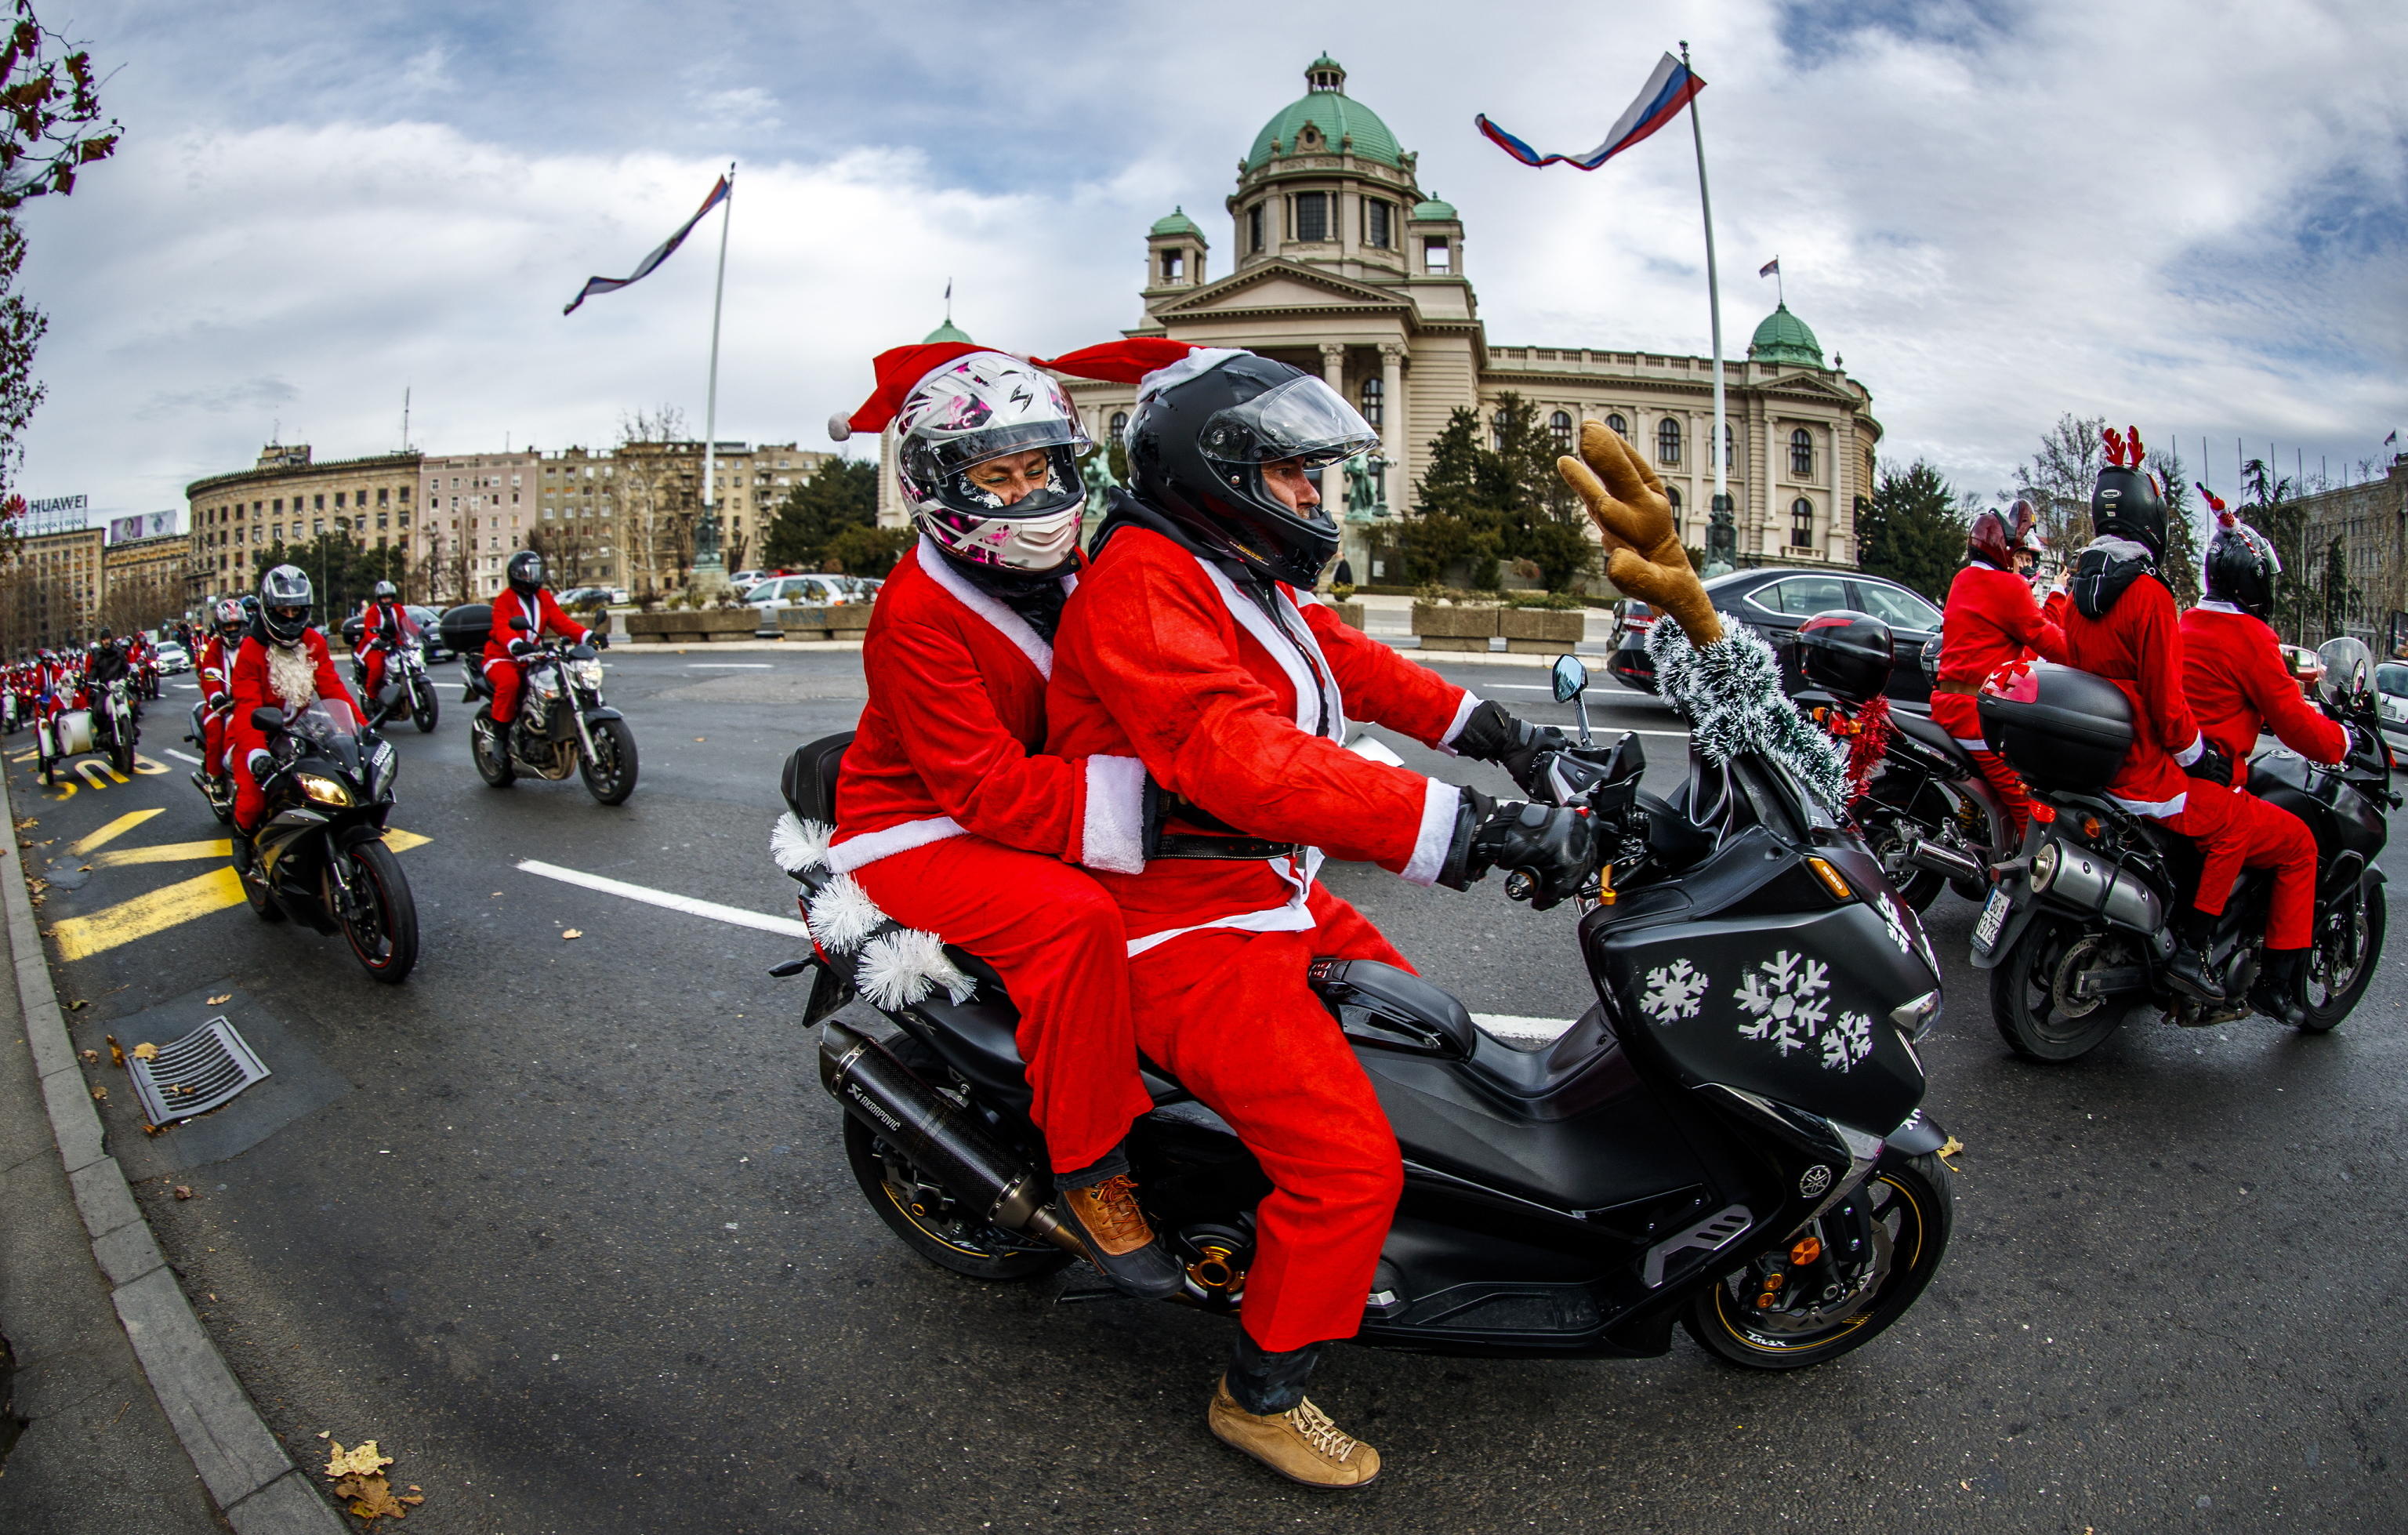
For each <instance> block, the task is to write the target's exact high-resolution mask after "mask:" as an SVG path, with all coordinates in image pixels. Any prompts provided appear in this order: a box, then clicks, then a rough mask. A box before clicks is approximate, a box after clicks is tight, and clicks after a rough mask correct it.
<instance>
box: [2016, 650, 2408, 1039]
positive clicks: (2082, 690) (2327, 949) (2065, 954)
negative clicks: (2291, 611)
mask: <svg viewBox="0 0 2408 1535" xmlns="http://www.w3.org/2000/svg"><path fill="white" fill-rule="evenodd" d="M2317 655H2318V657H2319V659H2321V660H2322V661H2323V662H2324V665H2325V673H2324V678H2323V680H2322V681H2320V682H2319V683H2318V692H2319V701H2320V702H2321V704H2322V706H2323V708H2324V710H2325V712H2326V713H2327V714H2328V715H2329V716H2330V717H2331V718H2333V719H2334V720H2337V721H2339V722H2341V724H2343V726H2344V727H2346V728H2347V729H2348V731H2349V736H2350V750H2349V754H2348V755H2347V756H2346V757H2345V758H2344V759H2343V761H2342V763H2341V764H2340V765H2339V766H2337V767H2334V768H2320V767H2317V766H2315V764H2312V763H2309V762H2307V761H2305V760H2303V759H2302V758H2300V757H2299V756H2298V755H2296V754H2294V753H2290V752H2287V751H2284V750H2281V749H2280V748H2270V749H2268V750H2265V751H2262V752H2260V753H2257V755H2256V756H2255V757H2253V758H2252V759H2250V762H2249V778H2248V784H2249V792H2250V793H2252V794H2255V795H2257V796H2259V797H2261V798H2263V799H2265V800H2266V801H2267V802H2268V803H2269V804H2272V805H2277V806H2280V807H2281V808H2283V809H2284V810H2286V811H2290V812H2291V813H2292V814H2294V815H2297V816H2298V817H2299V818H2300V820H2301V821H2303V822H2305V823H2306V824H2307V827H2308V830H2309V831H2310V832H2311V833H2312V834H2314V836H2315V842H2316V888H2315V927H2314V930H2313V931H2314V936H2313V938H2312V940H2311V941H2310V947H2309V950H2308V957H2307V963H2306V965H2305V967H2304V971H2305V974H2304V978H2303V983H2304V985H2305V987H2306V996H2305V997H2303V998H2302V1000H2303V1001H2304V1002H2305V1004H2306V1008H2307V1021H2306V1023H2305V1025H2304V1028H2305V1029H2306V1031H2307V1032H2310V1033H2317V1034H2321V1033H2325V1032H2327V1031H2329V1030H2330V1029H2332V1028H2334V1027H2335V1026H2338V1025H2339V1024H2340V1023H2341V1021H2342V1020H2343V1019H2344V1018H2346V1017H2348V1016H2349V1014H2350V1011H2351V1010H2353V1009H2354V1008H2356V1007H2357V1006H2358V999H2359V998H2360V997H2363V996H2364V995H2365V994H2366V987H2367V983H2369V982H2370V981H2372V979H2373V978H2374V971H2375V967H2376V966H2377V964H2378V963H2379V962H2380V961H2381V959H2382V957H2383V928H2384V896H2383V885H2384V876H2383V871H2382V870H2381V869H2380V868H2376V867H2375V860H2376V859H2377V858H2378V857H2379V856H2380V855H2381V854H2382V852H2383V849H2384V845H2385V843H2386V841H2387V840H2388V838H2389V829H2390V828H2389V823H2388V822H2387V820H2386V814H2385V812H2386V811H2389V810H2393V809H2397V808H2398V807H2399V805H2400V804H2401V796H2399V795H2398V794H2396V793H2394V792H2393V791H2392V789H2391V786H2390V783H2391V767H2392V764H2391V758H2390V753H2389V751H2388V749H2387V748H2386V746H2385V745H2384V743H2383V733H2382V729H2381V724H2380V721H2379V720H2378V718H2377V716H2376V713H2375V706H2374V702H2373V696H2372V676H2373V671H2374V664H2373V657H2372V653H2370V652H2369V651H2368V650H2367V647H2366V644H2365V642H2364V641H2362V640H2358V639H2354V638H2346V637H2344V638H2339V639H2332V640H2328V641H2326V643H2325V645H2324V646H2323V648H2322V649H2320V650H2319V651H2318V652H2317ZM2026 691H2028V693H2029V694H2030V695H2031V696H2029V697H2028V698H2008V697H1991V696H1985V697H1984V698H1983V700H1982V706H1981V708H1982V726H1983V732H1984V735H1985V737H1986V738H1987V739H1989V740H1990V741H1991V742H1992V745H1993V749H1994V750H1997V751H1999V752H2000V753H2001V754H2003V755H2004V756H2005V757H2006V759H2007V761H2008V762H2009V763H2010V764H2011V765H2012V766H2013V767H2014V768H2015V770H2016V771H2017V772H2019V773H2021V774H2022V775H2023V776H2024V779H2025V781H2026V782H2027V783H2028V784H2029V785H2030V787H2031V790H2032V797H2033V798H2034V800H2035V801H2037V802H2039V803H2042V804H2045V805H2047V806H2049V807H2051V808H2052V809H2053V810H2055V811H2056V812H2057V818H2056V819H2055V820H2054V821H2053V822H2048V823H2045V824H2043V823H2042V822H2040V821H2038V820H2035V821H2034V822H2033V823H2032V825H2031V827H2030V828H2029V830H2028V832H2027V833H2026V835H2025V839H2024V843H2023V848H2022V851H2021V852H2020V853H2019V854H2017V855H2016V856H2015V857H2014V859H2012V860H2010V861H2008V862H2006V863H2004V864H2002V865H2000V870H1999V872H2000V880H1999V882H1998V884H1997V885H1996V886H1995V887H1994V888H1993V889H1992V891H1991V893H1990V897H1989V899H1988V901H1987V903H1986V904H1985V906H1984V907H1983V909H1982V915H1981V918H1980V920H1979V921H1977V922H1976V923H1975V924H1974V926H1973V963H1974V964H1975V965H1976V966H1977V967H1979V968H1984V969H1986V970H1988V971H1989V972H1990V1009H1991V1012H1992V1014H1993V1016H1994V1017H1995V1019H1996V1020H1997V1023H1998V1027H1999V1033H2000V1035H2001V1036H2003V1037H2004V1038H2005V1040H2006V1041H2007V1044H2008V1046H2009V1047H2010V1048H2012V1049H2013V1050H2014V1052H2015V1054H2018V1055H2022V1056H2025V1057H2027V1058H2028V1059H2031V1060H2038V1061H2051V1062H2056V1061H2070V1060H2073V1059H2075V1058H2077V1057H2078V1056H2081V1055H2084V1054H2088V1053H2089V1052H2090V1051H2092V1050H2095V1049H2097V1048H2098V1047H2099V1045H2100V1044H2101V1043H2102V1042H2104V1041H2105V1040H2106V1039H2107V1037H2108V1036H2109V1035H2111V1034H2113V1033H2114V1032H2115V1030H2116V1028H2117V1027H2118V1026H2120V1025H2121V1024H2122V1023H2123V1021H2124V1016H2125V1014H2126V1013H2127V1012H2128V1011H2129V1010H2130V1009H2132V1008H2133V1007H2135V1006H2139V1005H2143V1004H2145V1005H2148V1006H2153V1007H2157V1008H2159V1009H2162V1010H2163V1011H2164V1012H2165V1014H2166V1016H2167V1017H2168V1018H2170V1019H2171V1020H2172V1021H2173V1022H2174V1023H2177V1024H2181V1025H2186V1026H2200V1025H2209V1024H2223V1023H2230V1022H2233V1021H2234V1020H2236V1019H2241V1018H2245V1017H2247V1016H2249V1015H2250V1013H2251V1011H2253V1010H2252V1009H2251V1008H2250V1006H2249V1004H2248V1003H2247V1002H2245V1001H2235V1002H2233V1003H2231V1004H2229V1005H2227V1006H2224V1007H2220V1008H2219V1007H2207V1006H2202V1005H2201V1004H2200V1003H2198V1002H2196V1001H2194V1000H2192V999H2191V998H2189V997H2185V996H2183V995H2181V994H2180V993H2178V992H2176V991H2175V990H2174V989H2173V988H2172V987H2171V985H2170V984H2169V983H2167V982H2166V980H2165V977H2164V974H2163V971H2162V966H2163V964H2164V962H2165V960H2166V959H2167V957H2168V956H2169V955H2170V954H2171V953H2172V952H2173V938H2172V935H2171V933H2170V932H2169V930H2168V929H2169V926H2170V925H2171V917H2172V915H2173V913H2175V912H2178V911H2182V910H2184V909H2185V908H2186V907H2187V906H2188V905H2189V903H2190V898H2191V893H2192V891H2193V889H2194V888H2195V887H2196V885H2197V884H2198V882H2199V870H2200V855H2199V852H2198V850H2197V848H2196V847H2195V846H2194V845H2193V844H2192V842H2191V841H2190V839H2188V838H2186V837H2182V836H2179V835H2177V834H2176V833H2174V832H2171V831H2169V830H2167V829H2166V828H2165V826H2164V825H2162V824H2160V823H2159V822H2157V821H2156V820H2154V819H2152V818H2150V817H2148V816H2142V815H2134V814H2132V813H2131V812H2129V811H2125V810H2123V809H2122V808H2121V807H2119V806H2117V805H2116V804H2115V802H2114V800H2112V799H2109V798H2108V797H2107V796H2105V795H2104V794H2103V793H2102V792H2101V790H2102V789H2103V788H2104V786H2105V785H2106V783H2107V782H2109V781H2110V780H2112V779H2113V777H2114V772H2115V769H2116V768H2119V767H2121V766H2122V764H2123V760H2124V753H2125V752H2126V750H2128V748H2129V746H2130V744H2131V740H2132V713H2131V707H2130V704H2129V702H2128V700H2127V699H2126V698H2125V696H2124V695H2123V693H2122V692H2121V691H2120V690H2119V689H2117V688H2116V687H2115V685H2114V683H2112V682H2109V681H2105V680H2104V679H2101V678H2098V677H2093V676H2091V675H2089V674H2088V673H2086V672H2080V671H2074V670H2071V668H2068V667H2055V666H2050V665H2047V664H2045V663H2043V664H2042V665H2040V666H2037V667H2034V668H2033V670H2032V677H2031V683H2030V686H2029V687H2028V689H2027V690H2026ZM2271 894H2272V875H2271V874H2270V872H2269V871H2267V870H2264V869H2254V868H2253V869H2243V871H2242V874H2241V878H2240V879H2239V880H2238V881H2237V882H2235V883H2234V886H2233V891H2232V896H2231V897H2230V899H2229V900H2228V901H2227V903H2226V905H2225V908H2224V915H2223V917H2222V918H2221V920H2220V921H2218V923H2217V924H2216V925H2215V929H2214V936H2213V938H2212V939H2211V940H2210V942H2209V946H2208V954H2207V959H2208V965H2207V968H2208V972H2209V974H2211V975H2212V976H2214V977H2215V978H2216V981H2217V983H2218V984H2219V985H2221V986H2222V987H2223V989H2224V993H2225V995H2226V996H2227V997H2234V998H2240V997H2245V996H2246V995H2247V994H2248V990H2249V987H2250V985H2251V983H2253V982H2255V981H2256V980H2257V971H2258V968H2259V966H2260V964H2261V962H2262V957H2263V952H2264V948H2265V940H2264V934H2265V928H2266V913H2267V906H2268V901H2269V898H2270V896H2271Z"/></svg>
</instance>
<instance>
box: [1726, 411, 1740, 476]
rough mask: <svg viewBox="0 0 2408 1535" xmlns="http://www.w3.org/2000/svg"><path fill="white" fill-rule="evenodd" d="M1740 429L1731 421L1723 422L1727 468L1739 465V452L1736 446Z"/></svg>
mask: <svg viewBox="0 0 2408 1535" xmlns="http://www.w3.org/2000/svg"><path fill="white" fill-rule="evenodd" d="M1738 430H1739V429H1738V428H1737V427H1735V426H1733V425H1732V424H1731V423H1728V422H1725V423H1723V467H1724V468H1726V469H1729V468H1736V467H1738V466H1739V452H1738V450H1737V448H1736V447H1735V446H1734V445H1735V444H1736V443H1737V442H1738V441H1739V438H1738V436H1737V435H1736V434H1737V432H1738Z"/></svg>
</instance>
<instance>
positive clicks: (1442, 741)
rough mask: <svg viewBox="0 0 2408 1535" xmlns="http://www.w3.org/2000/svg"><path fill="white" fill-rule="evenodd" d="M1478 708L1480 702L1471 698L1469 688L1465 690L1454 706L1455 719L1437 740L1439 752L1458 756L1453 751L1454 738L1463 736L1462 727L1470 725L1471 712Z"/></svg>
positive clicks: (1473, 697)
mask: <svg viewBox="0 0 2408 1535" xmlns="http://www.w3.org/2000/svg"><path fill="white" fill-rule="evenodd" d="M1479 707H1480V700H1479V699H1478V698H1477V697H1475V696H1473V695H1472V692H1471V690H1470V689H1469V688H1465V689H1464V690H1463V697H1462V698H1461V699H1460V700H1458V701H1457V702H1456V704H1455V718H1454V719H1453V720H1452V721H1450V722H1449V723H1448V724H1447V727H1446V734H1444V735H1442V736H1441V737H1439V739H1438V749H1439V750H1440V751H1441V752H1443V753H1446V754H1447V755H1448V756H1455V755H1458V754H1459V753H1456V751H1455V737H1457V736H1460V735H1462V734H1463V727H1464V726H1465V725H1467V724H1470V723H1471V711H1472V710H1475V709H1478V708H1479Z"/></svg>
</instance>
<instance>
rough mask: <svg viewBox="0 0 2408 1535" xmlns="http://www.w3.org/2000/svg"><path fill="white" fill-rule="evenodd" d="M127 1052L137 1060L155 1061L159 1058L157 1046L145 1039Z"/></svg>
mask: <svg viewBox="0 0 2408 1535" xmlns="http://www.w3.org/2000/svg"><path fill="white" fill-rule="evenodd" d="M127 1054H131V1055H132V1056H133V1057H134V1058H135V1059H136V1060H137V1061H155V1060H157V1059H158V1058H159V1047H158V1046H157V1045H155V1044H152V1043H151V1042H150V1040H143V1041H142V1042H141V1043H140V1044H137V1045H136V1046H135V1047H134V1048H133V1049H132V1050H131V1051H129V1052H127Z"/></svg>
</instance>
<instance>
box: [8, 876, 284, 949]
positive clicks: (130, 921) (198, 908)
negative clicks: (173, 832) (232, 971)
mask: <svg viewBox="0 0 2408 1535" xmlns="http://www.w3.org/2000/svg"><path fill="white" fill-rule="evenodd" d="M242 904H243V894H242V876H241V875H239V874H236V872H235V871H234V866H232V865H231V864H229V865H227V866H226V867H225V868H213V869H211V870H209V871H208V873H207V874H198V875H194V876H193V878H192V879H189V880H179V881H178V882H176V883H174V884H171V885H168V886H166V887H165V889H161V890H153V891H151V892H150V894H149V895H147V896H136V897H134V898H133V899H132V900H130V901H120V902H118V903H117V904H116V905H115V906H110V907H104V908H103V909H101V910H100V911H94V912H93V913H92V914H91V915H90V916H84V917H67V918H65V919H64V920H62V921H61V922H59V923H58V924H57V925H55V926H53V927H52V928H51V929H50V936H51V937H52V938H54V939H56V940H58V945H59V957H60V958H62V959H88V958H90V957H91V956H93V954H102V953H105V952H106V951H108V950H110V949H114V948H117V947H118V946H119V945H121V944H126V943H131V942H133V941H134V940H136V939H137V938H149V937H150V935H151V934H153V933H157V932H163V931H165V929H167V928H170V927H174V926H176V925H179V924H181V923H187V922H190V921H192V920H193V918H195V917H205V916H208V914H209V913H210V912H212V911H224V910H225V909H226V908H227V907H229V906H240V905H242Z"/></svg>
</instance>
